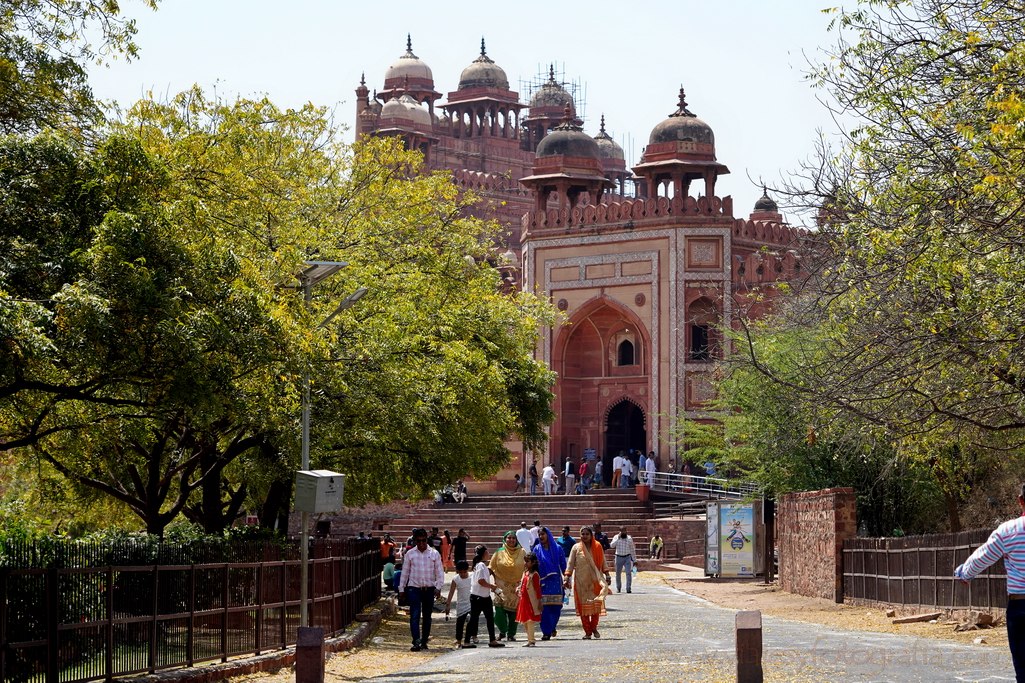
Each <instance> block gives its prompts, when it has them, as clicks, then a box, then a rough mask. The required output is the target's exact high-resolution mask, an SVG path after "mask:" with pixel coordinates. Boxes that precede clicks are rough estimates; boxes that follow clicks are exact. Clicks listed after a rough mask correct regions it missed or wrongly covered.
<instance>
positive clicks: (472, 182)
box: [452, 169, 529, 196]
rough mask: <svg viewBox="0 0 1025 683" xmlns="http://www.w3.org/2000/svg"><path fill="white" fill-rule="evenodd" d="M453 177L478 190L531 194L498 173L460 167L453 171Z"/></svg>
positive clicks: (458, 182)
mask: <svg viewBox="0 0 1025 683" xmlns="http://www.w3.org/2000/svg"><path fill="white" fill-rule="evenodd" d="M452 179H453V180H454V181H455V183H456V185H458V186H460V187H464V188H466V189H468V190H473V191H476V192H505V193H513V194H516V195H521V196H527V195H528V194H529V192H528V191H527V190H526V189H524V188H523V187H522V186H520V184H519V183H518V182H514V181H512V180H510V179H509V177H508V176H504V175H499V174H497V173H487V172H484V171H470V170H467V169H458V170H455V171H452Z"/></svg>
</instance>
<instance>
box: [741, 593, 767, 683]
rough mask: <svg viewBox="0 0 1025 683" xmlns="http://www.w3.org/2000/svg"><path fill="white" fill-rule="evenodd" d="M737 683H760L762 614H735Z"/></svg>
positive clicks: (756, 612)
mask: <svg viewBox="0 0 1025 683" xmlns="http://www.w3.org/2000/svg"><path fill="white" fill-rule="evenodd" d="M736 635H737V683H762V613H761V612H759V611H757V610H752V611H747V612H737V621H736Z"/></svg>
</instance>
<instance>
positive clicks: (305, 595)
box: [299, 261, 367, 628]
mask: <svg viewBox="0 0 1025 683" xmlns="http://www.w3.org/2000/svg"><path fill="white" fill-rule="evenodd" d="M304 265H305V266H306V268H305V269H304V270H303V271H302V272H301V273H300V274H299V282H300V284H301V285H302V289H303V302H304V304H305V305H306V307H307V308H309V305H310V302H311V301H312V300H313V287H314V286H315V285H317V284H319V283H320V282H322V281H324V280H325V279H327V278H329V277H331V276H332V275H334V274H335V273H337V272H338V271H339V270H341V269H342V268H345V267H346V266H347V265H349V264H348V263H346V262H345V261H306V262H305V263H304ZM366 293H367V289H366V287H360V288H359V289H357V290H356V291H355V292H353V293H352V294H350V295H349V296H347V297H345V299H343V300H342V301H341V303H339V304H338V307H337V308H335V310H334V311H332V312H331V315H329V316H328V317H327V318H325V319H324V320H323V321H321V323H320V324H319V325H317V329H320V328H321V327H324V326H325V325H327V324H328V323H329V322H331V321H332V320H334V318H335V316H336V315H338V314H339V313H341V312H342V311H344V310H345V309H347V308H349V307H351V306H352V305H353V304H355V303H356V302H357V301H359V300H360V299H362V298H363V297H364V296H365V295H366ZM301 451H302V465H301V469H302V470H304V471H305V470H309V469H310V371H309V369H308V368H307V369H306V370H305V371H304V372H303V378H302V436H301ZM300 523H301V524H302V534H301V540H300V548H299V553H300V558H301V563H300V564H301V566H300V578H299V581H300V588H299V626H300V627H303V628H305V627H307V626H309V625H310V614H309V576H310V513H309V512H307V511H305V510H303V511H302V514H301V522H300Z"/></svg>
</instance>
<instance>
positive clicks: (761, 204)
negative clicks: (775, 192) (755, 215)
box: [755, 185, 779, 213]
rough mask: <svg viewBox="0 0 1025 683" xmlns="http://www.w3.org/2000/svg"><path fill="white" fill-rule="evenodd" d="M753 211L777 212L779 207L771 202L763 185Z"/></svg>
mask: <svg viewBox="0 0 1025 683" xmlns="http://www.w3.org/2000/svg"><path fill="white" fill-rule="evenodd" d="M755 211H772V212H773V213H778V212H779V206H778V205H777V204H776V202H774V201H772V197H770V196H769V191H768V189H766V187H765V186H764V185H762V196H761V197H760V198H759V199H758V201H756V202H755Z"/></svg>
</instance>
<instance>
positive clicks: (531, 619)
mask: <svg viewBox="0 0 1025 683" xmlns="http://www.w3.org/2000/svg"><path fill="white" fill-rule="evenodd" d="M516 594H517V595H519V596H520V602H519V605H517V607H516V621H518V622H519V623H521V624H523V628H525V629H526V630H527V644H526V647H534V645H535V644H536V643H535V641H534V627H535V626H536V625H537V624H538V623H539V622H540V621H541V575H540V574H538V571H537V555H535V554H534V553H527V554H526V556H524V558H523V578H522V579H520V587H519V588H517V589H516Z"/></svg>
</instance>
